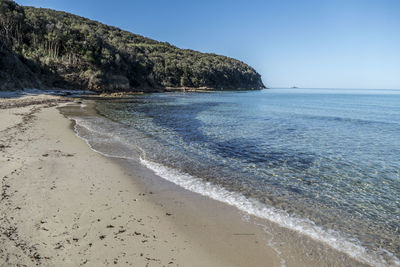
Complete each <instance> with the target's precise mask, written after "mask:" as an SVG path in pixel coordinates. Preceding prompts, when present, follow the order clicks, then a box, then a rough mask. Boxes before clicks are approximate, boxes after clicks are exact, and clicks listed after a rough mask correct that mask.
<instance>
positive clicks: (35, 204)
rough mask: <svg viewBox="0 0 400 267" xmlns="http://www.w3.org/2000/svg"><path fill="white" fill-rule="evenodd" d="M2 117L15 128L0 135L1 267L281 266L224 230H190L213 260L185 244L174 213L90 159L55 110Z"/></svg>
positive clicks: (191, 242) (101, 160) (134, 181)
mask: <svg viewBox="0 0 400 267" xmlns="http://www.w3.org/2000/svg"><path fill="white" fill-rule="evenodd" d="M9 114H12V115H9ZM10 116H11V117H12V118H11V119H10V120H14V119H15V116H17V117H20V120H17V121H16V123H11V122H10V123H9V124H8V126H7V127H5V129H1V132H0V140H1V143H2V147H1V151H0V155H1V156H0V157H1V163H2V164H1V165H0V166H1V167H0V175H1V178H2V189H3V191H2V205H1V210H0V214H1V216H0V221H1V224H0V227H1V236H0V240H1V245H0V261H1V264H0V265H14V264H26V265H28V266H30V265H35V264H38V265H44V266H68V265H71V264H72V265H75V266H77V265H88V266H96V265H99V264H101V265H107V264H114V263H115V264H122V265H135V266H137V265H139V266H145V265H146V264H149V266H187V265H191V263H193V262H195V263H196V265H197V266H243V265H244V264H245V262H244V261H248V263H249V264H251V265H253V266H257V265H258V266H261V265H263V264H262V262H263V263H268V264H269V265H270V266H279V265H280V264H279V260H277V258H276V257H275V256H274V252H273V251H272V250H271V249H270V248H268V247H265V246H264V245H261V244H262V238H261V239H259V237H258V236H255V235H251V236H249V238H246V239H247V241H243V242H236V243H234V244H229V245H227V244H225V238H224V237H223V233H224V229H223V226H222V225H219V227H217V229H216V230H215V232H212V233H211V232H209V231H206V232H204V229H201V228H198V227H196V228H198V229H199V233H201V234H202V235H203V236H204V238H205V239H206V240H211V241H213V238H214V237H215V236H213V235H214V234H218V233H219V234H220V236H217V237H216V239H217V240H219V241H216V243H215V244H213V245H212V246H210V247H212V248H213V251H210V249H209V248H210V247H209V246H208V245H207V243H208V242H209V241H207V243H203V242H199V240H195V239H191V238H192V237H191V236H187V234H186V233H185V232H184V231H182V230H181V229H180V228H179V227H177V225H176V224H175V221H176V215H175V212H172V211H170V210H169V209H168V208H166V207H162V206H160V203H156V202H153V201H152V200H150V197H149V196H156V197H157V192H156V191H154V192H153V194H150V193H149V191H147V190H146V189H145V188H143V187H141V186H139V185H138V180H140V179H142V178H139V177H137V176H138V175H137V174H136V173H135V172H129V173H128V172H127V170H126V169H125V168H122V167H121V166H119V165H118V164H115V162H113V160H110V159H109V158H105V157H104V156H101V155H100V154H97V153H96V152H94V151H92V150H91V149H90V148H89V147H88V146H87V145H86V144H85V143H84V141H83V140H80V139H79V138H78V137H77V136H76V135H75V133H74V132H73V131H72V129H71V121H70V120H68V119H67V118H65V117H64V116H63V115H61V114H60V113H59V111H58V110H57V109H56V107H55V106H49V105H42V104H40V105H29V106H25V107H18V108H13V109H1V110H0V117H1V120H2V122H3V121H5V118H8V117H10ZM211 219H212V218H209V220H208V222H210V221H212V220H211ZM209 227H211V225H209ZM225 233H226V232H225ZM256 241H257V242H256ZM236 244H238V245H236ZM251 244H254V245H251ZM257 244H258V245H257ZM257 247H258V249H255V252H256V253H254V252H252V249H254V248H257ZM214 249H217V250H214ZM246 252H248V253H246ZM257 252H258V253H257Z"/></svg>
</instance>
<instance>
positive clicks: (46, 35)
mask: <svg viewBox="0 0 400 267" xmlns="http://www.w3.org/2000/svg"><path fill="white" fill-rule="evenodd" d="M23 87H36V88H63V89H85V90H93V91H135V90H139V91H157V90H158V91H162V90H163V88H166V87H208V88H215V89H222V90H223V89H261V88H264V85H263V83H262V81H261V76H260V75H259V74H258V73H257V72H256V71H255V70H254V69H253V68H251V67H250V66H248V65H246V64H245V63H243V62H240V61H238V60H236V59H233V58H228V57H225V56H219V55H215V54H207V53H200V52H197V51H193V50H183V49H179V48H177V47H175V46H173V45H170V44H169V43H163V42H158V41H155V40H152V39H149V38H145V37H143V36H140V35H136V34H133V33H129V32H126V31H122V30H120V29H118V28H115V27H111V26H107V25H104V24H101V23H99V22H95V21H91V20H88V19H85V18H82V17H79V16H75V15H72V14H68V13H65V12H60V11H54V10H49V9H41V8H33V7H22V6H19V5H17V4H16V3H15V2H13V1H10V0H0V90H10V89H19V88H23Z"/></svg>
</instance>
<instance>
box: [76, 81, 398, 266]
mask: <svg viewBox="0 0 400 267" xmlns="http://www.w3.org/2000/svg"><path fill="white" fill-rule="evenodd" d="M96 109H97V110H98V112H99V113H100V114H102V115H103V116H104V117H105V118H102V117H98V116H87V117H80V118H75V119H76V122H77V127H78V128H77V130H78V132H79V134H80V135H81V136H82V137H83V138H86V139H87V140H88V142H89V143H90V145H91V146H92V147H94V148H95V149H97V150H99V151H101V152H103V153H105V154H107V155H112V156H116V157H124V158H141V162H142V163H143V164H144V165H145V166H147V167H149V168H150V169H153V170H154V171H155V172H156V173H157V174H159V175H160V176H161V177H163V178H165V179H168V180H170V181H172V182H174V183H176V184H178V185H180V186H182V187H184V188H186V189H189V190H192V191H195V192H198V193H201V194H203V195H206V196H209V197H211V198H214V199H217V200H220V201H223V202H226V203H228V204H230V205H234V206H236V207H238V208H239V209H241V210H243V211H246V212H248V213H250V214H252V215H256V216H258V217H261V218H265V219H268V220H271V221H274V222H276V223H278V224H280V225H282V226H284V227H287V228H289V229H292V230H296V231H299V232H302V233H304V234H306V235H308V236H310V237H312V238H313V239H317V240H320V241H322V242H326V243H327V244H329V245H330V246H332V247H333V248H335V249H337V250H340V251H342V252H346V253H348V254H350V255H351V256H352V257H354V258H356V259H358V260H361V261H363V262H369V263H370V264H372V265H398V264H399V261H398V257H400V230H399V226H400V225H399V222H400V199H399V198H400V197H399V196H400V160H399V158H400V91H396V90H390V91H389V90H384V91H382V90H315V89H313V90H311V89H310V90H305V89H301V90H300V89H293V90H289V89H280V90H278V89H269V90H263V91H251V92H221V93H212V94H200V93H186V94H184V93H182V94H180V93H164V94H152V95H141V96H137V97H133V98H129V99H120V100H112V101H111V100H110V101H99V102H97V105H96ZM93 133H96V134H93Z"/></svg>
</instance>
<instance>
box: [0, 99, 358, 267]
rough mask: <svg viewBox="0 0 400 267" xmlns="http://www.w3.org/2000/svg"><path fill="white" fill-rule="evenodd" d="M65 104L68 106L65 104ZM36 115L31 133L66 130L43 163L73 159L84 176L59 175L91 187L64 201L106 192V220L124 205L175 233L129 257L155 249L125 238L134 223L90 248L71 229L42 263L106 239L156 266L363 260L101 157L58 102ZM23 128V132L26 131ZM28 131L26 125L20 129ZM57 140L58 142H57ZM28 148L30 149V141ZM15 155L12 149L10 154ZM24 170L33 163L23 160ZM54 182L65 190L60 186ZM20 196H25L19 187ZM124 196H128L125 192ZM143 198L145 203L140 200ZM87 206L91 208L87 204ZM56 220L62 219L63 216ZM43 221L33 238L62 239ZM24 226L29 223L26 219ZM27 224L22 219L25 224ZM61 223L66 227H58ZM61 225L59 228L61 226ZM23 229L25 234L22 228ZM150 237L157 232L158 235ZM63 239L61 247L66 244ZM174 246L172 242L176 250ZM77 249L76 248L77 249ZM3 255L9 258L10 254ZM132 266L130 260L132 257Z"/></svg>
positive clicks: (93, 258)
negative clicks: (98, 184) (75, 129)
mask: <svg viewBox="0 0 400 267" xmlns="http://www.w3.org/2000/svg"><path fill="white" fill-rule="evenodd" d="M75 105H77V104H75ZM63 106H65V104H64V105H63ZM28 108H32V106H31V107H25V109H28ZM0 111H4V110H0ZM18 112H20V111H18ZM18 112H17V113H18ZM8 113H10V112H8ZM0 114H1V113H0ZM1 116H2V118H3V114H1ZM33 117H34V122H31V123H32V124H33V125H32V126H29V127H33V128H35V126H36V129H32V128H29V127H28V129H27V130H26V131H27V132H29V129H30V130H36V131H38V129H37V127H39V128H40V129H41V130H42V131H41V132H40V134H41V135H42V137H43V136H44V137H46V136H47V135H49V134H51V133H52V132H53V133H54V131H58V132H59V134H60V136H59V137H58V138H60V137H62V138H60V140H52V138H48V139H49V141H48V143H43V142H40V144H37V147H36V149H37V150H43V151H42V152H45V151H47V150H49V149H50V148H52V149H51V150H50V151H53V152H52V153H53V154H52V153H44V154H42V155H41V157H40V155H39V156H38V158H39V162H42V161H44V160H45V161H48V160H50V159H52V160H54V161H55V162H53V163H56V164H57V169H56V170H54V168H53V169H52V172H54V171H56V172H62V170H64V171H66V170H70V169H71V166H70V165H71V164H72V165H73V171H72V170H71V172H75V176H77V177H71V175H66V174H64V173H62V175H61V174H60V173H59V175H60V177H59V178H58V179H57V181H60V180H65V179H71V180H68V181H69V182H71V183H72V184H69V183H66V184H64V185H63V186H64V187H66V186H72V185H74V189H76V186H77V185H83V186H86V187H87V189H88V190H89V191H83V192H82V194H79V197H78V196H77V194H72V195H71V193H69V194H67V193H65V195H63V197H64V199H62V198H61V200H63V201H61V202H58V203H59V204H63V203H64V202H65V201H67V202H68V201H69V199H70V198H77V199H76V201H78V202H79V201H82V199H86V200H89V199H93V198H94V197H93V196H94V195H95V196H96V199H102V200H103V199H104V198H107V200H108V201H112V205H111V204H109V203H108V206H103V207H102V206H101V205H100V203H99V205H98V207H97V209H101V212H97V214H98V216H102V217H104V219H103V220H102V221H105V220H106V219H107V218H106V217H107V216H109V215H110V214H114V212H113V210H114V209H116V207H117V206H118V208H117V209H118V210H119V211H120V212H121V213H124V214H125V215H124V216H127V214H130V213H134V214H135V215H137V214H138V213H139V214H143V215H142V216H141V218H140V219H141V221H142V222H144V220H147V221H146V222H145V223H144V224H145V225H146V226H149V225H150V228H151V229H147V230H148V231H151V232H153V233H154V232H157V233H158V234H159V235H160V236H161V235H163V234H164V235H167V236H168V237H166V238H165V240H164V242H168V243H166V244H168V245H166V246H164V247H163V246H162V244H160V243H161V242H160V240H158V241H157V240H155V238H154V240H152V244H153V243H154V244H155V245H153V247H152V250H151V251H150V252H151V253H150V252H147V253H148V255H149V256H148V257H147V258H148V259H147V258H146V257H144V256H140V254H139V255H137V253H136V254H135V255H134V254H132V253H131V254H130V255H126V254H128V253H127V250H128V248H136V249H138V248H140V249H142V248H143V249H146V248H147V249H149V248H148V247H147V246H146V244H148V242H151V241H149V239H148V240H147V241H145V242H144V243H142V244H135V242H134V241H128V240H129V238H130V237H131V236H129V235H128V236H126V237H124V238H120V236H122V235H125V233H127V232H132V231H131V230H132V229H133V228H132V229H130V228H129V226H128V225H125V226H123V225H120V226H123V228H121V230H122V231H123V232H122V233H118V232H119V230H118V231H117V232H116V233H117V234H115V236H116V237H114V239H123V240H124V241H121V242H125V244H124V245H123V246H121V244H118V243H115V242H112V241H110V243H108V242H107V241H108V238H107V235H106V234H104V235H105V237H104V238H103V239H101V238H100V236H102V235H99V236H97V237H96V236H91V237H90V238H91V240H92V241H93V242H92V245H91V246H90V247H86V248H82V245H81V240H82V241H83V242H86V243H85V245H86V246H87V244H89V243H87V242H88V241H87V240H86V239H88V236H89V235H90V234H87V235H86V236H85V237H83V235H84V234H83V235H81V237H73V236H72V235H71V234H70V233H69V234H68V235H67V236H68V237H67V238H65V237H64V239H65V240H64V243H62V244H61V243H60V244H59V245H61V246H62V247H60V248H58V249H55V250H52V248H50V247H49V246H45V248H46V249H45V250H44V251H46V252H47V253H49V254H48V255H52V256H51V257H50V259H47V258H46V257H49V256H44V255H45V254H43V255H42V254H40V253H39V252H38V251H42V249H43V248H42V247H40V248H37V251H36V252H37V253H38V254H37V255H39V256H40V260H41V261H42V262H40V263H41V264H44V265H46V264H49V262H51V263H56V262H57V263H58V264H61V265H63V264H66V262H65V261H60V257H59V256H58V255H57V256H55V255H54V253H58V254H59V255H62V253H60V251H61V250H63V252H64V250H66V251H65V253H70V256H73V257H78V258H79V257H81V255H82V253H83V251H84V252H85V253H87V252H88V251H89V250H91V248H92V246H93V244H94V241H96V243H97V242H103V243H105V244H103V245H107V247H106V248H108V250H110V246H111V247H112V251H113V252H116V253H117V252H119V253H121V252H124V253H125V255H124V257H123V258H124V259H123V260H125V261H128V262H134V263H135V264H136V263H138V262H143V264H145V263H150V266H158V265H167V264H168V263H169V262H167V261H168V260H167V258H168V256H171V257H172V258H174V259H175V260H174V261H172V263H171V265H170V266H178V265H180V266H185V265H188V264H189V263H193V262H196V263H198V266H205V265H207V266H265V265H266V264H267V265H268V266H282V265H286V266H299V265H303V266H335V265H340V264H339V263H340V262H342V263H344V262H346V264H347V265H349V266H356V265H357V266H360V265H363V264H360V263H359V262H356V261H354V260H352V259H349V258H348V257H347V256H346V255H343V254H342V253H338V252H337V251H334V250H333V249H331V248H327V247H326V245H323V244H320V243H318V242H315V241H314V240H309V239H308V238H304V237H303V236H302V235H298V234H297V233H295V232H293V231H288V230H287V229H282V228H281V227H279V226H277V225H275V224H274V223H271V224H269V225H268V227H266V225H265V221H264V220H261V219H259V218H256V217H254V216H250V215H247V214H245V213H243V212H240V211H239V210H237V209H236V208H234V207H232V206H229V205H227V204H224V203H222V202H218V201H216V200H213V199H210V198H207V197H205V196H202V195H199V194H196V193H194V192H191V191H188V190H185V189H182V188H180V187H179V186H177V185H175V184H173V183H171V182H168V181H166V180H163V179H161V178H159V177H158V176H157V175H155V174H154V173H152V172H151V171H149V170H148V169H146V168H145V167H144V166H142V165H141V164H140V163H139V162H132V161H127V160H121V159H110V158H106V157H104V156H101V155H100V154H98V153H96V152H94V151H93V150H91V149H90V148H89V147H88V146H87V145H86V144H85V142H83V140H80V139H79V138H77V136H76V135H75V133H74V132H73V129H72V127H71V121H70V120H68V119H67V118H65V117H63V116H62V115H61V114H60V113H59V111H58V110H56V108H55V107H54V106H53V107H50V108H45V109H42V110H41V111H38V112H37V113H35V114H33ZM49 121H51V122H52V123H53V122H57V125H62V127H60V128H61V129H57V130H56V129H53V128H52V127H50V125H49V123H48V122H49ZM46 128H47V129H46ZM0 131H1V129H0ZM61 132H62V133H61ZM0 133H3V132H0ZM15 134H16V135H17V136H18V133H15ZM24 134H25V131H24V132H23V133H21V134H20V135H24ZM36 134H38V133H36ZM61 135H62V136H61ZM31 136H32V135H31ZM21 137H23V136H19V137H18V139H23V138H21ZM1 138H3V135H1ZM65 138H68V139H69V141H68V144H66V143H64V142H63V140H64V139H65ZM51 141H53V143H52V142H51ZM57 141H60V142H61V143H63V145H64V146H62V149H58V148H57V149H55V148H53V147H57V146H59V145H60V144H59V143H57ZM19 142H21V141H19ZM17 147H18V142H17V144H16V147H15V148H14V147H10V148H6V149H7V150H13V151H6V152H7V153H9V154H8V156H12V155H14V154H19V151H18V149H17ZM24 148H25V149H27V147H24ZM66 148H68V150H69V149H72V148H74V149H76V150H77V151H79V153H78V152H70V151H68V152H57V151H64V149H66ZM20 149H21V148H20ZM28 151H30V150H28ZM54 151H56V152H54ZM7 153H6V154H5V155H7ZM29 153H30V152H27V153H26V154H28V155H29ZM81 153H82V155H81ZM45 154H48V155H47V156H46V157H44V158H43V155H45ZM68 155H73V156H68ZM18 156H19V157H21V156H22V155H20V154H19V155H18ZM28 157H29V156H28ZM53 157H54V159H53ZM41 159H42V160H41ZM26 161H27V159H26V158H24V162H25V163H24V164H23V165H27V164H26ZM60 161H62V162H60ZM70 161H72V162H73V163H71V162H70ZM80 161H85V163H82V162H80ZM37 163H38V162H35V164H37ZM60 164H61V165H60ZM50 165H51V164H50ZM102 165H104V166H105V168H106V169H107V170H105V169H104V167H103V168H100V169H102V170H103V171H105V173H103V172H100V170H97V169H96V168H97V166H102ZM41 167H42V166H41ZM22 168H25V167H23V166H22ZM38 168H40V167H38ZM48 168H49V166H46V167H42V168H41V169H40V170H41V171H46V170H47V169H48ZM0 170H1V171H2V172H1V173H0V174H3V169H2V168H0ZM38 170H39V169H38ZM41 171H37V172H41ZM77 173H79V174H77ZM29 174H30V173H27V172H26V171H25V172H20V173H19V175H18V176H22V177H24V179H25V181H27V180H29V179H30V177H29ZM50 174H51V175H53V173H49V175H50ZM80 175H84V176H85V177H88V178H90V181H91V182H95V181H97V180H99V179H100V180H101V181H102V188H101V189H100V188H98V189H97V190H98V191H95V190H94V189H93V188H91V185H89V184H88V183H87V182H86V181H83V180H82V179H79V176H80ZM105 176H106V177H107V176H108V178H111V177H112V179H110V180H107V179H106V177H105ZM2 177H3V175H2ZM50 178H52V177H48V179H47V180H45V181H44V183H45V184H44V185H43V184H42V185H40V187H39V189H40V190H41V191H42V192H43V193H45V192H47V191H48V190H49V189H48V188H50V190H52V191H53V190H55V189H51V187H52V186H53V185H52V184H53V183H56V184H57V181H54V180H53V181H50ZM73 178H74V179H73ZM46 183H47V184H46ZM64 183H65V182H64ZM121 183H123V186H122V187H118V185H117V184H121ZM92 184H94V183H92ZM19 185H20V184H18V183H17V184H15V185H14V186H15V187H18V186H19ZM9 186H10V187H12V186H13V185H12V184H10V185H9ZM54 186H56V188H58V187H57V185H54ZM10 187H7V188H10ZM52 191H50V192H52ZM110 191H111V192H110ZM125 191H126V192H125ZM150 192H151V193H150ZM29 193H30V194H31V196H30V197H32V198H33V199H34V198H35V197H37V195H36V193H35V192H29ZM15 194H16V195H18V192H16V193H15ZM85 194H86V195H85ZM87 194H89V195H87ZM114 194H117V196H114ZM28 195H29V194H28ZM121 195H124V196H123V197H122V196H121ZM9 197H10V196H9ZM58 197H59V196H58ZM25 200H26V199H25ZM36 200H38V199H36ZM52 200H54V199H52ZM41 201H43V199H41ZM41 201H39V200H38V202H37V205H38V206H40V205H43V203H42V202H41ZM103 202H104V201H103ZM139 203H140V206H139V205H138V204H139ZM76 204H77V203H76ZM85 204H86V203H80V204H79V205H78V204H77V205H76V206H75V207H74V208H78V209H82V206H83V207H84V206H85ZM10 205H12V204H10ZM10 205H9V206H10ZM18 205H19V206H17V207H18V208H21V209H17V211H20V210H24V209H26V208H29V204H28V203H25V205H26V206H25V207H20V206H22V205H21V204H20V202H19V204H18ZM103 205H105V204H103ZM105 207H109V208H105ZM71 209H72V208H71ZM93 210H95V209H93ZM85 211H86V212H88V208H87V207H86V209H85ZM95 211H96V210H95ZM69 212H70V213H71V212H72V211H71V210H69ZM149 212H150V213H151V215H147V217H151V218H153V219H149V218H147V219H146V218H145V217H146V215H145V214H148V213H149ZM14 213H15V214H14ZM42 213H43V214H42V215H44V214H45V213H49V212H47V211H46V212H45V211H44V210H42ZM72 213H73V212H72ZM2 214H3V216H4V215H5V217H11V216H12V217H13V218H18V216H22V217H20V218H24V217H23V215H21V214H18V213H17V212H15V211H14V210H13V211H12V212H11V211H9V210H8V209H7V210H2ZM89 214H90V213H89ZM168 214H170V215H168ZM70 215H73V214H68V212H66V213H65V214H62V216H64V217H63V218H64V220H67V219H66V217H68V216H70ZM81 215H82V214H81ZM119 215H121V219H118V217H117V220H120V221H121V223H120V224H123V222H124V221H125V222H126V220H127V218H122V217H124V216H122V214H119ZM119 215H118V216H119ZM3 216H2V217H3ZM65 216H66V217H65ZM86 217H87V216H86ZM114 217H115V216H114ZM54 218H57V216H56V217H54ZM154 218H157V220H155V219H154ZM77 220H78V221H79V222H80V224H79V223H78V226H79V227H78V228H77V229H82V228H85V227H87V226H88V225H86V224H87V223H89V218H84V219H82V216H80V217H79V218H78V219H77ZM22 221H24V220H23V219H21V220H20V222H22ZM45 221H46V222H45V223H43V225H47V224H49V223H48V221H50V219H49V218H47V219H45ZM128 221H129V219H128ZM155 221H157V222H155ZM41 222H42V219H41V220H39V229H38V230H37V231H39V233H40V235H39V236H35V235H34V234H35V231H33V233H31V235H33V237H30V238H33V240H35V241H36V243H37V242H38V241H39V240H40V242H42V243H43V242H44V243H46V244H47V243H48V242H49V243H51V242H52V241H56V240H55V239H54V238H51V237H43V234H42V233H41V232H42V231H45V232H52V229H51V228H46V226H43V227H45V229H47V231H46V230H41V228H40V225H41V224H42V223H41ZM108 223H110V224H107V225H106V226H105V228H106V229H103V228H104V226H103V228H101V227H99V226H93V221H91V222H90V231H89V230H88V231H87V232H90V233H91V234H93V232H94V231H97V232H98V234H99V233H100V232H105V231H107V230H109V232H110V230H114V232H115V231H116V230H115V229H118V228H117V227H116V226H115V225H113V224H111V223H113V221H112V220H111V221H110V222H108ZM24 224H26V223H25V222H24ZM24 224H22V226H23V225H24ZM37 224H38V223H37V222H36V225H37ZM50 224H52V226H56V225H55V223H54V222H52V223H50ZM103 224H105V223H103ZM141 224H142V223H139V225H136V227H144V226H142V225H141ZM16 225H18V224H16ZM72 225H74V224H72ZM108 225H112V226H113V227H110V228H107V226H108ZM31 226H32V225H31ZM63 226H64V228H65V227H67V228H68V227H69V226H71V225H65V224H64V225H63ZM57 227H60V226H59V225H57ZM57 227H55V228H56V229H57ZM92 227H94V229H95V230H93V229H92ZM267 228H268V229H267ZM2 230H3V229H2ZM74 230H76V229H70V231H71V232H80V230H76V231H74ZM53 231H54V230H53ZM2 232H3V231H2ZM111 232H112V231H111ZM134 232H135V231H134ZM161 233H162V234H161ZM18 235H19V236H21V234H18ZM24 235H29V232H25V233H24ZM108 235H109V234H108ZM12 236H13V234H11V237H12ZM147 236H148V237H150V236H151V235H147ZM155 236H158V235H155ZM1 238H2V239H3V238H4V236H3V235H2V236H1ZM74 238H75V239H78V241H75V240H74ZM71 239H72V241H71ZM33 240H32V242H33ZM66 240H69V241H66ZM143 240H145V239H143ZM6 241H7V240H6ZM7 242H8V241H7ZM59 242H61V241H59ZM65 242H67V243H68V242H69V243H68V246H71V244H72V245H75V246H72V247H71V248H70V247H68V249H66V246H67V245H66V244H65ZM74 242H76V243H74ZM24 243H26V244H29V243H31V242H27V241H24ZM171 243H172V245H171ZM3 244H4V245H2V247H1V249H0V251H2V252H1V254H3V251H7V253H5V254H3V255H7V259H9V255H14V256H15V257H16V258H18V257H17V255H18V253H17V251H11V252H8V249H7V248H6V243H4V242H3ZM55 244H57V243H55ZM53 245H54V242H53ZM59 245H57V246H55V247H58V246H59ZM164 245H165V244H164ZM166 247H168V249H167V248H166ZM171 247H174V249H173V250H169V249H170V248H171ZM93 248H94V247H93ZM60 249H61V250H60ZM102 249H104V248H103V247H102V248H100V247H96V251H97V253H95V254H93V253H88V254H86V255H85V256H87V258H89V259H88V261H87V262H86V263H87V264H89V263H91V264H94V263H103V264H104V263H105V261H101V260H100V259H104V256H105V255H109V254H107V253H108V251H107V249H105V251H104V250H102ZM143 249H142V250H143ZM67 250H68V251H67ZM71 252H73V253H72V254H71ZM13 253H14V254H13ZM307 254H308V255H307ZM35 255H36V254H34V253H33V254H32V255H30V256H29V257H28V258H30V260H31V261H32V257H33V259H36V260H38V259H37V258H39V257H36V256H35ZM143 255H146V253H143ZM154 255H157V256H158V258H162V257H165V260H164V259H163V260H161V259H159V261H155V260H154V259H158V258H157V257H155V256H154ZM172 255H174V256H172ZM63 256H64V260H65V259H67V258H68V257H66V255H65V254H64V255H63ZM151 256H152V257H151ZM121 257H122V256H121ZM1 258H3V256H2V257H1ZM143 258H144V260H143ZM56 259H57V260H59V261H55V260H56ZM115 259H117V260H116V261H117V263H123V260H122V259H121V258H115ZM151 259H153V260H151ZM338 259H339V260H338ZM106 260H107V262H108V263H112V262H113V261H112V259H111V258H110V257H109V258H107V259H106ZM141 260H143V261H141ZM82 262H85V260H81V262H79V263H82ZM161 262H162V264H161ZM74 263H76V264H78V261H75V262H74ZM125 264H127V263H126V262H125ZM50 265H51V264H50ZM195 266H196V265H195Z"/></svg>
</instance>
